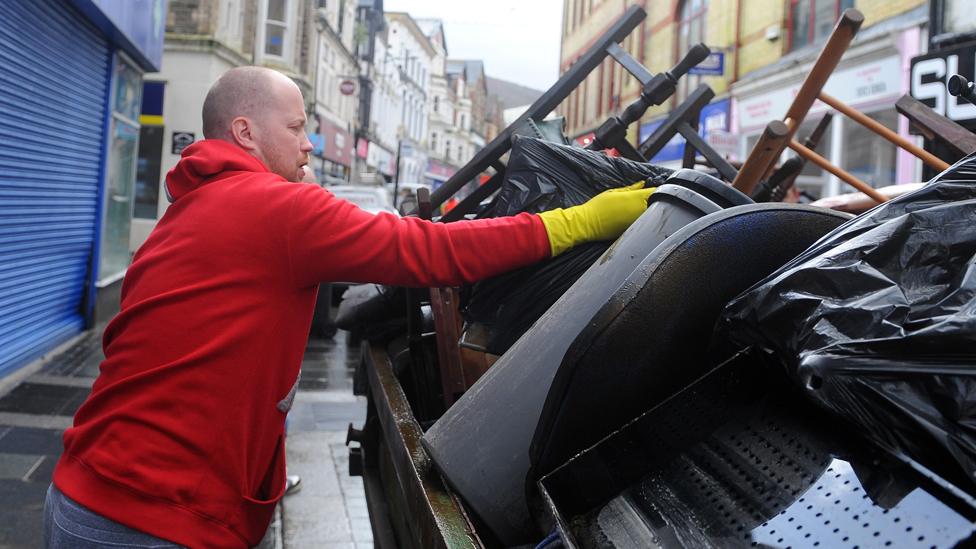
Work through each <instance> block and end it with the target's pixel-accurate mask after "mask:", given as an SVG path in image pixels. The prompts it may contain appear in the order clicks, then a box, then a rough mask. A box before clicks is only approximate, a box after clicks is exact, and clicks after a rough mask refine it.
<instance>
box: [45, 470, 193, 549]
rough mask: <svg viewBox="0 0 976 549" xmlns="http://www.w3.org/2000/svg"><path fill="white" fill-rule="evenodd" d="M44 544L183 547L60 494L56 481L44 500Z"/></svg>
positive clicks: (91, 548) (51, 548)
mask: <svg viewBox="0 0 976 549" xmlns="http://www.w3.org/2000/svg"><path fill="white" fill-rule="evenodd" d="M44 547H46V548H47V549H95V548H99V547H113V548H118V549H121V548H124V547H155V548H158V549H175V548H179V547H180V546H179V545H177V544H175V543H173V542H171V541H166V540H164V539H159V538H157V537H153V536H150V535H149V534H143V533H142V532H139V531H136V530H133V529H132V528H129V527H128V526H123V525H121V524H119V523H117V522H113V521H111V520H109V519H107V518H105V517H103V516H101V515H99V514H97V513H94V512H92V511H89V510H88V509H86V508H84V507H82V506H81V505H79V504H78V503H76V502H74V501H72V500H71V499H69V498H68V496H66V495H64V494H62V493H61V490H58V489H57V487H55V486H54V484H51V486H50V487H49V488H48V489H47V499H46V500H45V502H44Z"/></svg>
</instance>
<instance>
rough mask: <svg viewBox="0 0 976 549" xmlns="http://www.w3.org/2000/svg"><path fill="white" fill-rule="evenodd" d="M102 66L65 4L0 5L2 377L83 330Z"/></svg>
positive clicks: (89, 29) (53, 0)
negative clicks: (0, 10) (0, 11)
mask: <svg viewBox="0 0 976 549" xmlns="http://www.w3.org/2000/svg"><path fill="white" fill-rule="evenodd" d="M110 59H111V58H110V52H109V48H108V45H107V44H106V42H105V40H104V38H103V37H102V36H101V35H100V33H99V32H98V31H97V30H96V29H95V28H94V27H93V26H92V25H91V24H89V23H88V22H87V20H85V19H84V18H83V17H82V16H81V15H80V14H79V13H78V12H76V11H75V10H74V9H73V8H71V7H70V6H69V5H68V3H67V2H61V1H59V0H8V1H5V2H3V15H2V16H0V90H2V92H0V376H2V375H4V374H5V373H7V372H9V371H11V370H12V369H13V368H16V367H17V366H20V365H22V364H24V363H26V362H27V361H29V360H32V359H33V358H35V357H37V356H39V355H40V354H41V353H43V352H45V351H46V350H48V349H50V348H51V347H52V346H53V345H55V344H57V343H59V342H60V341H63V340H64V339H66V338H68V337H70V336H71V335H72V334H75V333H77V332H79V331H80V330H81V329H82V328H83V324H84V322H83V313H82V310H81V309H82V301H83V299H82V298H83V295H84V293H85V291H86V277H87V274H88V269H89V263H90V257H91V255H92V249H93V245H94V241H95V240H94V239H95V230H96V225H97V223H96V220H97V216H98V207H97V205H98V197H99V194H98V189H99V180H100V177H101V176H100V166H101V162H102V151H103V142H104V124H105V120H106V114H105V109H106V102H107V101H106V97H107V87H108V84H107V80H108V73H109V63H110Z"/></svg>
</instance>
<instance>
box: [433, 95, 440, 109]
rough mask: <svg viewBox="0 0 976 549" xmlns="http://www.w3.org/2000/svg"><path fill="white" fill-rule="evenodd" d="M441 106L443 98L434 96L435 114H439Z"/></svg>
mask: <svg viewBox="0 0 976 549" xmlns="http://www.w3.org/2000/svg"><path fill="white" fill-rule="evenodd" d="M440 105H441V98H440V96H438V95H435V96H434V112H438V109H439V107H440Z"/></svg>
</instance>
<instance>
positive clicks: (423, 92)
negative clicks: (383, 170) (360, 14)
mask: <svg viewBox="0 0 976 549" xmlns="http://www.w3.org/2000/svg"><path fill="white" fill-rule="evenodd" d="M385 15H386V22H387V24H388V25H389V28H390V30H389V35H388V36H389V39H390V55H391V58H392V59H393V62H394V64H395V65H396V67H397V68H398V69H399V72H400V89H401V94H400V101H401V103H400V129H399V130H400V131H399V132H398V133H399V142H398V155H397V156H398V159H399V161H398V166H397V176H396V177H397V179H398V180H399V181H402V182H406V183H417V182H422V181H423V177H424V173H425V172H426V170H427V158H428V143H427V135H428V132H429V117H430V105H429V102H428V98H429V97H430V74H431V67H432V65H433V62H434V57H435V56H436V55H437V51H436V50H435V49H434V46H433V45H431V43H430V41H429V40H428V39H427V36H426V35H425V34H424V32H423V30H421V29H420V27H419V26H418V25H417V22H416V21H415V20H414V19H413V17H411V16H410V14H408V13H403V12H386V14H385Z"/></svg>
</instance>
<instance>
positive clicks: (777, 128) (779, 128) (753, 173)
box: [732, 8, 949, 203]
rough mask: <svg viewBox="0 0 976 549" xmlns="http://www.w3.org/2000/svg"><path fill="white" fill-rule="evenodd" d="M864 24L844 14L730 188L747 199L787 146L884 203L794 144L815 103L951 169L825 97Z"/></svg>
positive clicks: (856, 15) (869, 189)
mask: <svg viewBox="0 0 976 549" xmlns="http://www.w3.org/2000/svg"><path fill="white" fill-rule="evenodd" d="M863 22H864V15H862V14H861V12H859V11H858V10H856V9H853V8H852V9H848V10H845V11H844V13H843V14H842V15H841V18H840V20H839V21H838V22H837V25H836V26H835V27H834V30H833V31H832V32H831V34H830V37H829V38H828V40H827V43H826V44H825V45H824V48H823V50H822V51H821V52H820V55H819V56H818V57H817V60H816V62H815V63H814V65H813V68H812V69H811V70H810V73H809V74H808V75H807V77H806V79H805V80H804V81H803V84H802V86H800V90H799V91H798V92H797V94H796V97H795V98H794V99H793V103H792V104H791V105H790V108H789V110H788V111H787V112H786V118H785V119H783V120H782V121H779V120H774V121H772V122H770V123H769V124H768V125H767V126H766V129H765V131H764V132H763V133H762V135H761V136H760V137H759V140H758V141H757V142H756V145H755V147H753V149H752V152H751V153H750V154H749V156H748V158H746V161H745V162H744V163H743V165H742V168H741V169H740V170H739V174H738V175H737V176H736V178H735V180H734V181H733V183H732V185H733V186H734V187H735V188H736V189H738V190H739V191H742V192H743V193H745V194H747V195H751V194H752V192H753V190H754V189H755V188H756V185H758V184H759V182H760V181H761V180H762V179H764V178H765V177H766V175H767V174H768V173H769V172H770V171H771V170H772V168H773V166H774V165H775V163H776V161H777V159H778V158H779V157H780V155H781V154H782V152H783V150H784V149H786V148H787V147H789V148H791V149H793V150H794V151H795V152H796V153H797V154H799V155H800V156H802V157H803V158H805V159H807V160H809V161H810V162H813V163H814V164H816V165H817V166H819V167H821V168H822V169H824V170H826V171H827V172H829V173H831V174H833V175H835V176H837V177H838V178H839V179H840V180H842V181H844V182H845V183H847V184H849V185H850V186H852V187H854V188H855V189H857V190H859V191H861V192H863V193H864V194H866V195H867V196H869V197H871V198H872V199H873V200H875V201H876V202H878V203H880V202H885V201H886V200H887V198H886V197H885V196H884V195H882V194H881V193H879V192H877V191H876V190H875V189H874V188H873V187H871V185H868V184H867V183H865V182H864V181H861V180H860V179H858V178H857V177H855V176H854V175H853V174H851V173H850V172H847V171H846V170H843V169H842V168H840V167H838V166H835V165H834V164H832V163H831V162H830V161H829V160H827V159H826V158H824V157H823V156H820V155H819V154H817V153H816V152H814V151H812V150H810V149H809V148H808V147H806V146H804V145H803V144H801V143H799V142H798V141H796V140H795V139H794V135H795V134H796V131H797V129H798V128H799V127H800V124H802V123H803V120H804V118H806V116H807V113H808V112H809V111H810V108H811V107H812V106H813V103H814V102H815V101H816V100H817V99H819V100H820V101H823V102H824V103H826V104H827V105H829V106H830V107H831V108H833V109H834V110H836V111H837V112H839V113H841V114H843V115H845V116H847V117H848V118H850V119H851V120H854V121H855V122H857V123H859V124H861V125H862V126H864V127H865V128H867V129H869V130H871V131H873V132H874V133H876V134H877V135H879V136H881V137H883V138H884V139H887V140H888V141H890V142H891V143H893V144H894V145H895V146H897V147H900V148H902V149H904V150H906V151H908V152H909V153H911V154H912V155H914V156H915V157H916V158H919V159H920V160H922V161H923V162H925V163H926V164H928V165H929V166H932V167H933V168H935V169H937V170H944V169H946V168H948V167H949V164H947V163H946V162H945V161H943V160H941V159H939V158H938V157H936V156H935V155H933V154H931V153H929V152H927V151H925V150H923V149H922V148H921V147H918V146H917V145H915V144H914V143H912V142H911V141H909V140H908V139H905V138H904V137H902V136H900V135H898V134H897V133H895V132H894V131H892V130H890V129H888V128H887V127H885V126H883V125H882V124H880V123H878V122H876V121H875V120H873V119H871V118H869V117H868V116H866V115H864V114H863V113H861V112H859V111H857V110H856V109H854V108H852V107H850V106H849V105H847V104H846V103H844V102H843V101H840V100H839V99H837V98H835V97H832V96H830V95H828V94H827V93H824V91H823V87H824V85H825V84H826V83H827V80H829V79H830V75H831V74H832V73H833V72H834V69H836V68H837V65H838V64H839V63H840V60H841V57H843V55H844V52H845V51H847V48H848V47H849V46H850V44H851V42H852V41H853V40H854V36H855V35H856V34H857V31H858V29H860V27H861V24H862V23H863Z"/></svg>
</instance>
